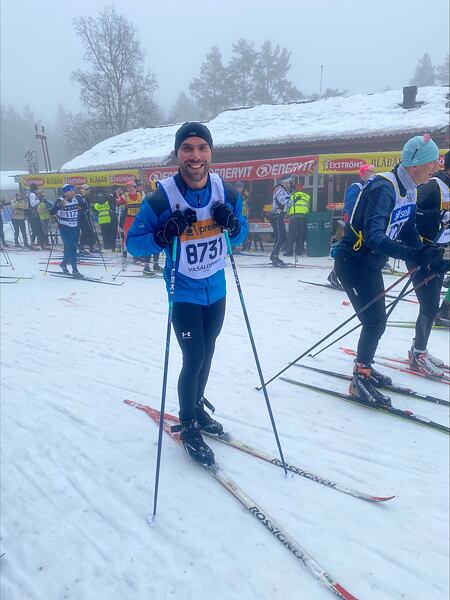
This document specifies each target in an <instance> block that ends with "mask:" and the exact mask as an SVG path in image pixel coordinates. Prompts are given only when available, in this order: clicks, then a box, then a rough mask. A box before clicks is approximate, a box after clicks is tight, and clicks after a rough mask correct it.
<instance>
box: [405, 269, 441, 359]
mask: <svg viewBox="0 0 450 600" xmlns="http://www.w3.org/2000/svg"><path fill="white" fill-rule="evenodd" d="M406 266H407V268H408V271H410V270H411V269H413V268H414V267H415V266H416V265H415V264H412V263H407V264H406ZM430 274H431V273H427V272H426V271H422V269H418V270H417V271H416V272H415V273H414V275H413V277H412V280H413V283H414V287H417V286H418V285H419V284H420V283H422V281H423V280H424V279H426V278H427V277H429V276H430ZM443 281H444V276H443V275H436V277H433V279H431V280H430V281H428V282H427V283H426V284H425V285H422V286H421V287H420V288H419V289H418V290H417V292H416V296H417V299H418V300H419V303H420V308H419V316H418V317H417V321H416V337H415V341H414V347H415V348H417V350H426V349H427V344H428V340H429V338H430V334H431V328H432V327H433V322H434V318H435V316H436V313H437V311H438V310H439V302H440V300H441V287H442V282H443Z"/></svg>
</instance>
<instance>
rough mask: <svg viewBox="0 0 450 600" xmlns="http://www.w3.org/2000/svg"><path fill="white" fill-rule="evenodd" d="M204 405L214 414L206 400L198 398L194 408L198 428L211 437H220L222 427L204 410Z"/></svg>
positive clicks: (211, 406) (212, 408)
mask: <svg viewBox="0 0 450 600" xmlns="http://www.w3.org/2000/svg"><path fill="white" fill-rule="evenodd" d="M205 405H206V406H207V407H208V408H209V410H210V411H211V412H212V413H213V414H214V411H215V408H214V406H213V405H212V404H211V402H209V401H208V400H207V399H206V398H204V397H203V398H200V400H199V401H198V402H197V405H196V407H195V418H196V419H197V423H198V426H199V428H200V429H201V430H202V431H204V432H205V433H210V434H211V435H222V433H223V426H222V424H221V423H219V422H218V421H216V420H215V419H213V418H212V417H211V416H210V415H209V414H208V413H207V412H206V410H205Z"/></svg>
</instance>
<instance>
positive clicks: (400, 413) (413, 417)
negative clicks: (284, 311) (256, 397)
mask: <svg viewBox="0 0 450 600" xmlns="http://www.w3.org/2000/svg"><path fill="white" fill-rule="evenodd" d="M341 350H343V351H344V352H345V354H347V355H349V356H356V353H355V351H354V350H351V349H350V348H341ZM383 358H384V359H385V360H392V361H393V362H394V364H393V365H391V364H389V363H387V362H381V363H380V361H378V360H377V361H375V362H377V363H379V364H382V365H384V366H388V367H391V368H393V369H397V370H400V371H405V372H407V373H413V374H414V375H421V374H420V373H417V372H416V371H412V370H411V369H407V368H406V366H405V367H403V366H402V363H403V362H406V361H402V360H401V359H388V358H387V357H383ZM395 363H398V364H395ZM296 366H298V367H301V368H304V369H308V370H310V371H314V372H316V373H320V374H322V375H330V376H332V377H336V378H339V379H345V380H351V376H350V375H345V374H342V373H336V372H335V371H328V370H325V369H320V368H317V367H312V366H307V365H296ZM428 378H429V379H433V380H437V381H440V382H442V383H447V384H448V383H449V381H448V380H442V379H439V378H436V377H434V378H431V377H428ZM280 379H281V380H282V381H285V382H287V383H291V384H293V385H297V386H300V387H303V388H306V389H309V390H313V391H316V392H321V393H324V394H327V395H330V396H333V397H335V398H340V399H341V400H345V401H347V402H351V403H353V404H358V405H359V406H363V407H365V408H370V409H372V410H376V411H378V412H383V413H386V414H389V415H392V416H395V417H400V418H402V419H405V420H407V421H411V422H413V423H417V424H418V425H424V426H425V427H430V428H431V429H435V430H437V431H442V432H443V433H446V434H449V433H450V429H449V428H448V427H446V426H445V425H442V424H441V423H437V422H435V421H432V420H431V419H430V418H428V417H426V416H423V415H419V414H416V413H414V412H412V411H410V410H402V409H400V408H395V407H393V406H380V407H377V406H374V405H369V404H367V403H366V402H364V401H362V400H360V399H358V398H355V397H354V396H351V395H350V394H346V393H343V392H339V391H337V390H331V389H329V388H325V387H322V386H318V385H313V384H310V383H306V382H303V381H298V380H295V379H289V378H287V377H280ZM384 389H386V390H389V391H391V392H395V393H398V394H402V395H405V396H410V397H413V398H416V399H418V400H425V401H426V402H432V403H435V404H441V405H443V406H449V405H450V402H449V401H448V400H444V399H442V398H438V397H436V396H431V395H428V394H421V393H420V392H416V391H414V390H411V389H410V388H404V387H401V386H398V385H395V384H392V385H390V386H386V387H385V388H384Z"/></svg>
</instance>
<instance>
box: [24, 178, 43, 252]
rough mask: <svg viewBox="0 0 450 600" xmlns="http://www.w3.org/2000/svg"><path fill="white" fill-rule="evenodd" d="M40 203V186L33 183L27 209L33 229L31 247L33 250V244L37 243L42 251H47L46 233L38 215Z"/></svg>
mask: <svg viewBox="0 0 450 600" xmlns="http://www.w3.org/2000/svg"><path fill="white" fill-rule="evenodd" d="M39 203H40V198H39V195H38V186H37V185H36V184H35V183H32V184H31V185H30V191H29V193H28V209H27V216H28V222H29V224H30V227H31V247H32V248H33V243H34V242H35V241H37V242H38V244H39V245H40V247H41V248H42V250H45V249H47V245H46V243H45V237H44V232H43V231H42V225H41V220H40V218H39V213H38V206H39Z"/></svg>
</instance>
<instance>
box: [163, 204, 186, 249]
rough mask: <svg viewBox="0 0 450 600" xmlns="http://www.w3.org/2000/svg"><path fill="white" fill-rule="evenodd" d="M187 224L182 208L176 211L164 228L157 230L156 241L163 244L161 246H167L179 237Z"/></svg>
mask: <svg viewBox="0 0 450 600" xmlns="http://www.w3.org/2000/svg"><path fill="white" fill-rule="evenodd" d="M187 226H188V222H187V219H186V217H185V216H184V214H183V213H182V212H181V210H176V211H174V212H173V213H172V214H171V215H170V217H169V219H168V220H167V221H166V223H165V224H164V226H163V228H162V229H160V230H159V231H157V232H155V241H156V243H157V244H158V245H159V246H161V248H165V247H166V246H168V245H169V244H170V242H171V241H172V240H173V239H174V238H176V237H179V236H180V235H181V234H182V233H183V231H184V230H185V229H186V227H187Z"/></svg>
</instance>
